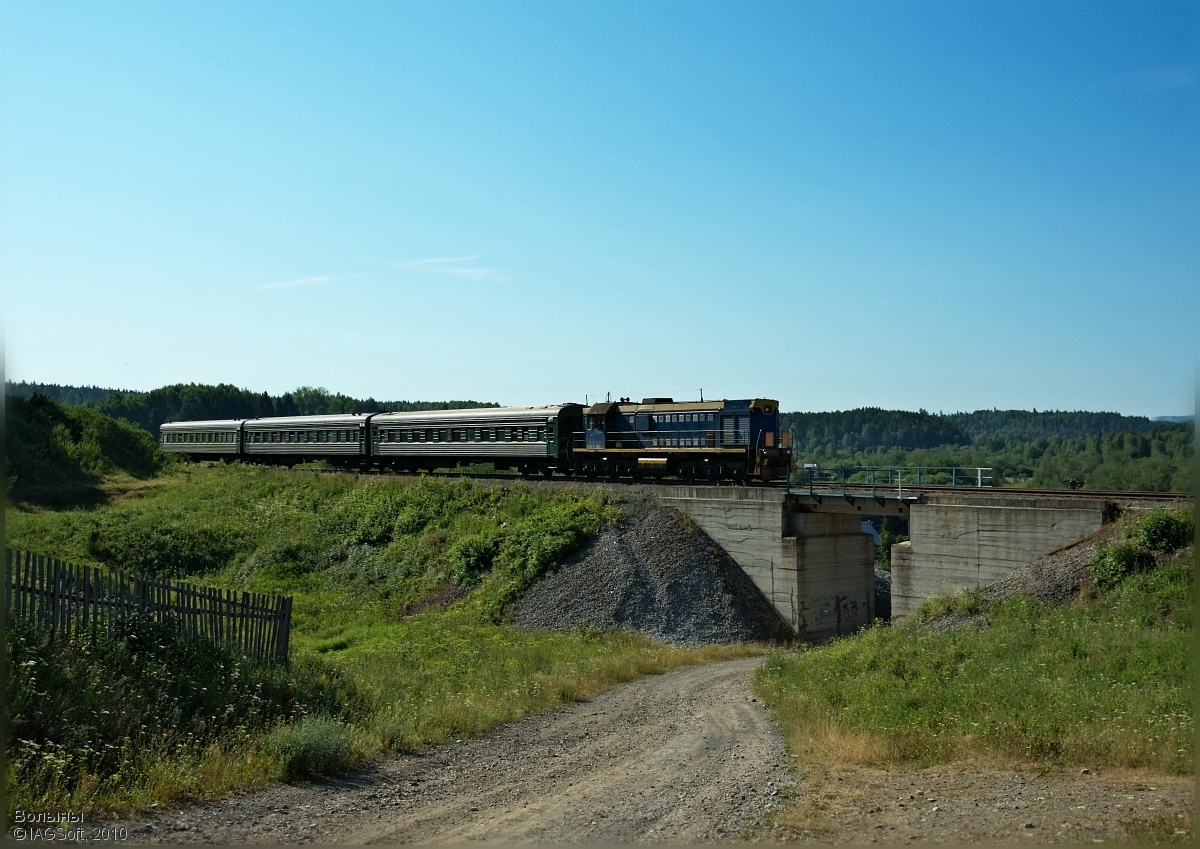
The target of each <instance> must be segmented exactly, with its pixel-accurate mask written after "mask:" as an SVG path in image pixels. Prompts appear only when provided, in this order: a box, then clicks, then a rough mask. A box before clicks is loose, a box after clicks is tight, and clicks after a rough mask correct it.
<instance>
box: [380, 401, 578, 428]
mask: <svg viewBox="0 0 1200 849" xmlns="http://www.w3.org/2000/svg"><path fill="white" fill-rule="evenodd" d="M579 406H580V405H579V404H551V405H549V406H545V407H468V408H466V409H461V410H414V411H412V412H407V413H378V414H376V415H375V417H374V418H373V419H371V423H372V424H397V423H405V422H411V423H413V424H418V423H422V422H444V421H490V420H493V419H509V418H529V417H531V416H537V417H546V418H552V417H555V416H557V415H559V413H561V412H562V411H563V410H566V409H570V408H573V407H574V408H578V407H579Z"/></svg>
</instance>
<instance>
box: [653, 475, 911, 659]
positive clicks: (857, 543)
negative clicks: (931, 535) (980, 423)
mask: <svg viewBox="0 0 1200 849" xmlns="http://www.w3.org/2000/svg"><path fill="white" fill-rule="evenodd" d="M654 489H655V492H656V494H657V495H658V497H659V499H660V501H661V502H662V503H663V504H664V505H666V506H668V507H673V508H675V509H677V510H679V511H680V512H682V513H684V514H685V515H687V516H688V517H689V518H691V520H692V521H693V522H695V523H696V524H697V525H698V526H699V527H700V528H701V529H702V530H703V531H704V532H705V533H707V534H708V535H709V536H710V537H712V538H713V540H715V541H716V542H717V544H719V545H720V546H721V547H722V548H724V549H725V550H726V551H727V552H728V553H729V555H730V556H731V557H732V558H733V559H734V561H735V562H737V564H738V565H739V566H741V567H742V569H743V570H744V571H745V572H746V574H747V575H749V576H750V579H751V580H752V581H754V584H755V585H756V586H757V587H758V588H759V589H760V590H762V592H763V595H765V596H766V597H767V599H768V600H769V601H770V602H771V603H772V605H774V607H775V609H776V610H777V611H778V612H779V615H780V616H781V617H782V618H783V619H784V621H785V622H787V623H788V624H789V625H790V626H791V627H792V630H793V631H794V632H795V633H796V635H797V636H798V637H800V638H802V639H812V640H820V639H825V638H828V637H832V636H837V635H840V634H849V633H852V632H853V631H856V630H857V629H859V628H861V627H863V626H864V625H869V624H870V623H871V622H872V620H873V619H874V618H875V573H874V568H873V564H874V560H875V547H874V543H873V541H872V539H871V537H870V536H869V535H867V534H864V533H863V532H862V521H861V520H862V517H863V516H864V515H880V514H888V513H896V514H898V515H906V511H907V509H908V508H907V506H906V505H904V504H903V503H899V502H894V501H893V503H892V504H891V505H890V506H889V505H888V504H886V503H885V501H884V500H880V501H878V502H877V500H876V499H872V498H864V497H842V496H840V495H839V496H837V497H832V496H830V497H821V496H798V495H785V494H784V493H783V492H781V491H780V490H771V489H765V488H764V489H759V488H755V487H714V486H694V487H689V486H671V487H655V488H654Z"/></svg>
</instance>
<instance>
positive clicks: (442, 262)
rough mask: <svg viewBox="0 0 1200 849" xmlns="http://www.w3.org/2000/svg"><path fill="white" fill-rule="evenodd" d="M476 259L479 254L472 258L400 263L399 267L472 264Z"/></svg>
mask: <svg viewBox="0 0 1200 849" xmlns="http://www.w3.org/2000/svg"><path fill="white" fill-rule="evenodd" d="M477 259H479V254H475V255H474V256H452V257H441V258H436V259H419V260H417V261H416V262H405V263H401V265H404V266H407V267H409V268H425V267H427V266H430V265H445V264H446V263H449V262H472V261H474V260H477Z"/></svg>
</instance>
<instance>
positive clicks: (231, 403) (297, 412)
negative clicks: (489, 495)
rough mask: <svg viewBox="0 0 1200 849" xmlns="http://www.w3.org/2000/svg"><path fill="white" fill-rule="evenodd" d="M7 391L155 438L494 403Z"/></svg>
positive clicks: (320, 395) (306, 391) (200, 390)
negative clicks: (220, 425) (295, 419)
mask: <svg viewBox="0 0 1200 849" xmlns="http://www.w3.org/2000/svg"><path fill="white" fill-rule="evenodd" d="M4 391H5V394H6V395H11V396H13V397H16V398H29V397H32V396H33V395H34V394H38V395H44V396H46V397H47V398H50V399H52V400H54V401H57V402H58V403H60V404H64V405H67V406H78V405H80V404H87V405H89V406H92V407H94V408H95V409H96V410H97V411H99V412H101V413H104V414H105V415H107V416H112V417H113V418H121V419H125V420H126V421H129V422H132V423H133V424H136V425H138V426H140V427H142V428H144V429H145V430H147V431H149V432H150V433H152V434H154V435H155V437H157V436H158V427H159V425H161V424H162V423H163V422H173V421H199V420H203V419H250V418H256V417H259V418H261V417H265V416H317V415H323V414H328V413H381V412H384V411H392V412H411V411H414V410H458V409H467V408H471V407H498V406H500V405H499V404H496V403H492V402H488V401H376V400H375V399H374V398H366V399H362V398H351V397H350V396H349V395H343V394H341V393H340V392H339V393H331V392H329V391H327V390H325V389H320V388H317V389H314V388H312V387H309V386H302V387H300V388H299V389H296V390H294V391H292V392H286V393H284V394H283V395H271V394H269V393H266V392H252V391H250V390H249V389H239V388H238V387H236V386H234V385H232V384H229V383H222V384H219V385H216V386H212V385H207V384H201V383H176V384H174V385H172V386H163V387H161V388H159V389H153V390H151V391H149V392H126V391H122V390H118V389H100V388H99V387H95V386H92V387H86V388H85V387H78V386H59V385H57V384H53V383H25V382H21V383H12V382H8V381H6V382H5V384H4Z"/></svg>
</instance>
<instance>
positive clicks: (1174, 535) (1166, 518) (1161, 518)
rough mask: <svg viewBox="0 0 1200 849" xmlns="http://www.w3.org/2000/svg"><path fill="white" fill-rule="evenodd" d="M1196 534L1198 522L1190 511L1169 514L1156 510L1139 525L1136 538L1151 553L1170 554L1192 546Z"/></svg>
mask: <svg viewBox="0 0 1200 849" xmlns="http://www.w3.org/2000/svg"><path fill="white" fill-rule="evenodd" d="M1195 532H1196V520H1195V517H1194V516H1193V515H1192V513H1191V512H1190V511H1188V510H1186V509H1183V510H1176V511H1175V512H1174V513H1168V512H1167V511H1166V510H1155V511H1154V512H1153V513H1151V514H1150V515H1149V516H1147V517H1146V518H1145V519H1142V521H1141V522H1139V523H1138V528H1137V531H1136V532H1135V534H1134V536H1135V539H1136V540H1137V542H1138V543H1140V544H1141V545H1142V546H1144V547H1146V548H1148V549H1150V550H1151V551H1158V552H1162V553H1170V552H1172V551H1175V550H1176V549H1180V548H1186V547H1187V546H1189V545H1191V544H1192V538H1193V536H1194V534H1195Z"/></svg>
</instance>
